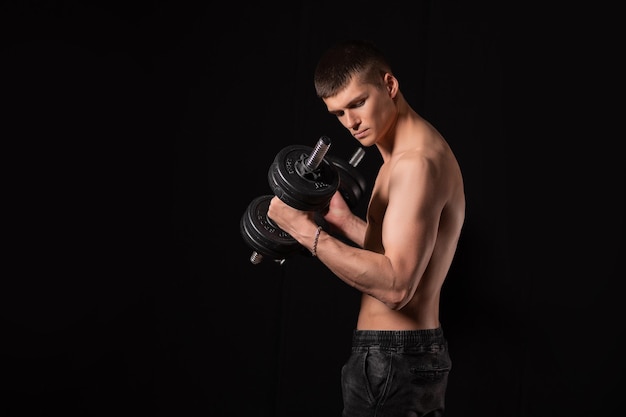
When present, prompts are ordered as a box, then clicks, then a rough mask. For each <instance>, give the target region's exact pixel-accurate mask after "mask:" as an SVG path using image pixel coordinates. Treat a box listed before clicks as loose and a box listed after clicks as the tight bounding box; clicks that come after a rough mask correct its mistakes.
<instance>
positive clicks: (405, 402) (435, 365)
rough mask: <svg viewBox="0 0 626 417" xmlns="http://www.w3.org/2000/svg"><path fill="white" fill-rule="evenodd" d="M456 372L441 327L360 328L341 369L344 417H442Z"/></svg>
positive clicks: (356, 331) (355, 333)
mask: <svg viewBox="0 0 626 417" xmlns="http://www.w3.org/2000/svg"><path fill="white" fill-rule="evenodd" d="M451 368H452V361H451V360H450V355H449V353H448V343H447V341H446V339H445V337H444V335H443V330H442V328H441V327H439V328H437V329H428V330H411V331H397V330H377V331H374V330H355V331H354V335H353V339H352V354H351V355H350V357H349V358H348V360H347V362H346V363H345V364H344V366H343V368H342V369H341V388H342V393H343V413H342V417H421V416H426V415H427V416H428V417H439V416H443V412H444V408H445V407H444V405H445V394H446V386H447V383H448V373H449V372H450V369H451Z"/></svg>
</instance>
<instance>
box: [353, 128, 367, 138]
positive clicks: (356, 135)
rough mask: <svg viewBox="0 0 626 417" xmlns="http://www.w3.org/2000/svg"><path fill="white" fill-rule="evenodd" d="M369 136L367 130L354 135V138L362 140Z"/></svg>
mask: <svg viewBox="0 0 626 417" xmlns="http://www.w3.org/2000/svg"><path fill="white" fill-rule="evenodd" d="M366 134H367V129H365V130H361V131H359V132H356V133H354V134H353V135H352V136H354V137H355V138H357V139H361V138H362V137H364V136H365V135H366Z"/></svg>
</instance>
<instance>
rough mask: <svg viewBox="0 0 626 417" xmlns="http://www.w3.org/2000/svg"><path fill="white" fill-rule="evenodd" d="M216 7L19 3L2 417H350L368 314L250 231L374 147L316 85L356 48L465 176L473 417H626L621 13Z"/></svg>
mask: <svg viewBox="0 0 626 417" xmlns="http://www.w3.org/2000/svg"><path fill="white" fill-rule="evenodd" d="M208 4H209V3H201V2H165V1H152V2H150V1H142V2H132V3H131V2H119V1H118V2H103V1H96V2H84V3H82V2H75V1H6V2H3V3H2V9H1V11H2V18H1V19H2V20H1V24H2V69H3V73H4V75H3V76H2V91H1V92H0V93H1V96H2V102H3V108H4V110H3V111H2V131H1V132H2V136H3V140H2V149H3V152H2V161H3V168H4V169H3V173H4V177H3V208H4V213H5V214H4V216H3V218H4V224H3V226H4V227H3V229H4V233H3V240H4V248H5V249H4V251H3V263H4V268H3V270H4V271H3V277H2V288H0V295H1V297H2V298H1V300H0V308H1V314H2V316H1V317H2V328H1V334H0V340H1V343H0V355H1V356H0V357H1V358H2V361H1V362H0V389H1V391H0V395H1V398H0V399H1V401H0V414H1V415H2V416H7V417H13V416H44V415H50V414H52V413H53V412H54V413H60V414H62V415H66V416H67V415H76V416H112V415H115V416H119V415H132V416H138V415H163V416H182V415H185V416H191V415H202V416H207V415H209V416H250V415H254V416H268V417H270V416H271V417H274V416H275V417H282V416H285V417H294V416H298V417H301V416H324V417H329V416H339V415H340V411H341V395H340V387H339V372H340V368H341V365H342V364H343V361H344V360H345V359H346V357H347V355H348V353H349V346H350V337H351V331H352V328H353V326H354V323H355V319H356V313H357V308H358V293H357V292H356V291H354V290H353V289H351V288H349V287H347V286H346V285H345V284H343V283H342V282H341V281H339V280H338V279H337V278H335V277H334V276H333V275H332V274H331V273H330V272H329V271H328V270H327V269H326V268H325V267H324V266H323V265H322V264H321V263H319V261H317V260H315V259H312V258H308V257H304V256H303V257H297V258H294V259H290V260H288V261H287V262H286V263H285V264H284V265H282V266H280V265H277V264H275V263H272V262H267V261H266V262H262V263H261V264H259V265H253V264H251V262H249V256H250V255H251V252H252V251H251V249H250V248H248V247H247V246H246V245H245V243H244V241H243V239H242V238H241V235H240V232H239V220H240V218H241V216H242V214H243V213H244V210H246V207H247V205H248V203H249V202H250V201H252V199H253V198H255V197H257V196H259V195H263V194H269V193H270V189H269V186H268V183H267V176H266V174H267V169H268V168H269V165H270V163H271V161H272V160H273V158H274V156H275V155H276V154H277V153H278V151H280V150H281V149H282V148H283V147H285V146H287V145H291V144H302V145H306V146H313V145H314V144H315V143H316V141H317V139H318V138H319V137H320V136H321V135H328V136H329V137H331V138H332V140H333V143H332V146H331V150H330V152H331V153H332V154H334V155H337V156H339V157H343V158H346V159H348V158H349V156H350V155H351V154H352V152H353V151H354V150H355V148H356V145H357V144H356V141H354V139H352V138H351V137H350V136H349V135H348V134H347V132H345V130H344V129H343V128H342V127H341V126H340V125H339V123H338V122H337V121H336V120H335V119H334V118H333V117H331V116H329V115H328V114H326V112H325V108H324V106H323V104H322V103H321V101H319V100H318V99H317V98H316V97H315V94H314V90H313V83H312V72H313V69H314V66H315V63H316V60H317V59H318V58H319V55H320V54H321V53H322V51H323V50H324V49H325V48H326V47H327V46H329V45H330V44H332V43H333V42H335V41H336V40H339V39H343V38H352V37H355V38H368V39H371V40H373V41H375V42H376V43H378V44H379V46H380V47H381V48H382V49H383V50H385V51H386V52H387V54H388V56H389V58H390V59H391V61H392V64H393V65H394V67H395V72H396V75H397V77H398V78H399V80H400V86H401V89H402V90H403V91H404V94H405V96H406V98H407V100H408V101H409V103H411V104H412V106H413V107H414V108H415V109H416V110H417V111H418V112H420V113H421V114H422V115H424V116H425V117H426V118H427V119H429V120H430V121H431V122H432V123H433V124H434V125H435V126H436V127H437V128H438V129H439V130H440V131H441V132H442V133H443V134H444V136H445V137H446V138H447V140H448V141H449V143H450V144H451V146H452V148H453V150H454V151H455V153H456V155H457V157H458V159H459V162H460V164H461V167H462V170H463V172H464V176H465V183H466V193H467V217H466V224H465V228H464V232H463V235H462V238H461V241H460V244H459V248H458V252H457V256H456V258H455V261H454V264H453V266H452V268H451V271H450V276H449V278H448V280H447V281H446V284H445V286H444V291H443V299H442V310H441V320H442V323H443V326H444V329H445V332H446V335H447V337H448V339H449V342H450V349H451V355H452V359H453V370H452V373H451V374H450V382H449V388H448V394H447V395H448V397H447V398H448V400H447V416H448V417H460V416H481V417H487V416H494V417H506V416H524V417H530V416H533V417H535V416H569V417H573V416H606V415H609V414H610V412H612V410H614V409H619V408H623V399H621V398H622V396H621V392H622V388H623V382H624V380H623V373H624V360H623V358H622V352H623V349H624V326H623V324H622V321H623V317H624V303H623V301H622V299H623V296H622V292H621V291H620V289H621V287H622V285H621V281H622V280H623V278H624V267H623V260H624V233H623V231H624V223H623V221H624V220H623V219H624V168H623V165H622V163H621V159H622V158H621V152H620V151H619V150H618V149H619V148H618V145H619V144H620V142H622V141H621V137H620V133H619V131H615V132H610V133H607V131H606V127H607V126H608V125H609V124H610V121H611V120H612V119H615V118H618V117H619V113H617V112H616V111H613V112H611V110H609V108H613V109H614V110H615V109H617V110H619V107H618V106H605V105H604V104H603V103H604V102H605V100H606V99H607V97H612V96H613V97H614V99H619V97H620V96H619V95H616V94H617V91H618V90H617V88H618V84H616V83H614V82H613V81H611V80H610V78H609V77H608V75H609V73H610V72H611V68H613V67H614V63H615V60H616V58H617V55H618V54H615V53H614V52H613V51H611V49H610V45H611V42H612V40H613V39H614V35H615V31H614V28H615V26H613V25H612V22H611V15H612V13H611V12H610V11H607V10H600V9H598V8H596V9H589V8H587V9H579V10H572V9H571V6H569V7H570V8H569V9H567V8H558V7H555V8H554V9H553V10H548V9H547V8H546V7H545V5H544V6H541V7H539V8H535V9H529V8H526V7H517V6H515V5H513V4H510V3H507V8H506V9H505V8H504V7H503V6H502V5H499V4H498V3H497V2H494V3H493V4H491V3H490V2H459V1H420V2H410V3H406V2H402V3H401V2H397V3H395V2H385V3H380V4H378V3H348V2H326V1H322V2H310V3H309V2H296V3H290V4H286V5H285V4H270V3H253V4H246V3H241V2H238V3H232V4H220V5H219V6H218V5H208ZM592 28H593V29H592ZM548 34H549V36H548ZM600 97H602V98H600ZM379 163H380V161H379V159H378V156H377V154H376V152H375V150H374V149H368V150H367V151H366V156H365V158H364V159H363V161H362V162H361V164H360V165H359V169H360V170H361V172H362V173H363V175H364V176H365V177H366V178H367V180H368V182H369V184H371V182H372V181H373V178H374V176H375V174H376V170H377V167H378V164H379ZM364 209H365V204H361V205H360V207H358V208H357V210H359V211H360V212H361V213H363V212H364ZM620 406H621V407H620Z"/></svg>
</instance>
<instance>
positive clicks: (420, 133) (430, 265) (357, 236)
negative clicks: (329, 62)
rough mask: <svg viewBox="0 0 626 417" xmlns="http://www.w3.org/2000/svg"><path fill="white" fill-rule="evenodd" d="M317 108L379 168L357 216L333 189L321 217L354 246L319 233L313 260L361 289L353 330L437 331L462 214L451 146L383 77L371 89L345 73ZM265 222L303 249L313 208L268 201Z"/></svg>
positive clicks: (312, 230)
mask: <svg viewBox="0 0 626 417" xmlns="http://www.w3.org/2000/svg"><path fill="white" fill-rule="evenodd" d="M324 103H325V104H326V107H327V109H328V111H329V113H331V114H333V115H335V116H336V117H337V119H338V120H339V121H340V122H341V123H342V124H343V126H344V127H346V128H347V129H348V130H349V131H350V133H351V134H352V135H353V136H354V137H355V138H356V139H357V140H358V141H359V142H360V144H361V145H362V146H365V147H370V146H376V148H377V149H378V150H379V152H380V154H381V157H382V160H383V164H382V165H381V167H380V169H379V172H378V174H377V176H376V180H375V183H374V187H373V190H372V196H371V199H370V201H369V206H368V210H367V219H366V220H363V219H361V218H359V217H358V216H356V215H354V214H353V213H352V212H351V211H350V210H349V208H348V206H347V204H346V203H345V201H343V199H342V197H341V194H340V193H339V192H337V193H335V195H334V196H333V198H332V200H331V202H330V204H329V207H328V212H327V213H326V214H325V215H324V218H325V220H326V221H327V222H328V224H329V225H330V226H331V227H332V228H333V230H332V231H333V233H334V232H338V233H342V234H343V235H344V236H346V237H347V238H348V239H350V240H351V241H353V242H354V243H355V244H357V245H358V247H354V246H350V245H348V244H346V243H344V242H342V241H341V240H339V239H337V238H336V237H334V236H332V235H331V234H329V233H327V232H326V231H322V232H321V233H320V236H319V240H318V244H317V257H318V258H319V260H320V261H321V262H323V263H324V264H325V265H326V266H327V267H328V268H329V269H330V270H331V271H332V272H333V273H334V274H335V275H336V276H337V277H339V278H340V279H341V280H342V281H344V282H345V283H347V284H348V285H351V286H352V287H354V288H356V289H358V290H359V291H361V292H362V293H363V296H362V300H361V307H360V310H359V316H358V321H357V326H356V327H357V329H358V330H420V329H433V328H436V327H439V326H440V322H439V303H440V294H441V288H442V286H443V283H444V280H445V278H446V276H447V274H448V270H449V268H450V265H451V263H452V260H453V257H454V253H455V251H456V247H457V243H458V240H459V236H460V233H461V229H462V226H463V221H464V218H465V194H464V188H463V179H462V175H461V170H460V168H459V165H458V163H457V160H456V158H455V156H454V154H453V153H452V150H451V149H450V147H449V146H448V144H447V142H446V141H445V139H444V138H443V137H442V136H441V134H440V133H439V132H438V131H437V130H436V129H435V128H434V127H433V126H432V125H431V124H430V123H428V122H427V121H426V120H425V119H424V118H422V117H421V116H420V115H419V114H417V113H416V112H415V111H414V110H413V109H412V108H411V107H410V106H409V104H408V103H407V102H406V100H405V99H404V97H403V95H402V93H401V92H400V90H399V83H398V80H397V79H396V78H395V77H394V76H393V75H392V74H391V73H385V74H384V76H382V79H381V83H380V84H379V85H373V84H368V83H365V82H361V80H360V79H359V78H357V77H353V79H352V80H351V81H350V83H349V84H348V85H347V86H346V88H344V89H343V90H342V91H340V92H339V93H338V94H337V95H335V96H332V97H329V98H326V99H324ZM268 216H269V217H270V218H271V219H272V220H273V221H274V222H276V224H277V225H278V226H279V227H280V228H281V229H283V230H285V231H286V232H287V233H289V234H290V235H291V236H292V237H293V238H294V239H296V240H297V241H298V242H299V243H300V244H302V245H303V246H305V247H306V248H308V249H310V250H312V248H313V243H314V238H315V234H316V231H317V227H318V226H317V224H316V222H315V213H314V212H305V211H300V210H296V209H294V208H292V207H290V206H288V205H287V204H285V203H283V202H282V201H281V200H280V199H279V198H278V197H274V198H273V199H272V200H271V202H270V205H269V209H268Z"/></svg>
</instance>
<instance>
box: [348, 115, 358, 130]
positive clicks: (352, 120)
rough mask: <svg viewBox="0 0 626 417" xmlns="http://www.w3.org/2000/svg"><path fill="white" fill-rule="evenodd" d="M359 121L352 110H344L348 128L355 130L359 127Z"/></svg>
mask: <svg viewBox="0 0 626 417" xmlns="http://www.w3.org/2000/svg"><path fill="white" fill-rule="evenodd" d="M360 123H361V121H360V120H359V118H358V117H357V116H356V115H355V114H353V113H352V112H346V127H347V128H348V129H352V130H356V129H358V127H359V124H360Z"/></svg>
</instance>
